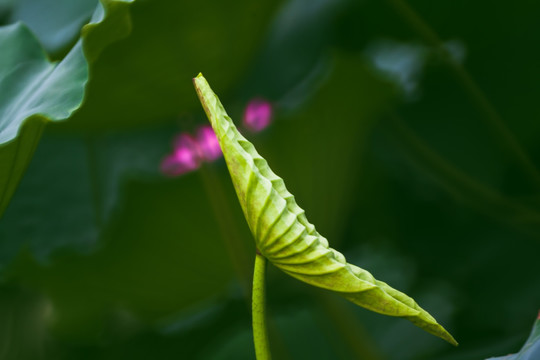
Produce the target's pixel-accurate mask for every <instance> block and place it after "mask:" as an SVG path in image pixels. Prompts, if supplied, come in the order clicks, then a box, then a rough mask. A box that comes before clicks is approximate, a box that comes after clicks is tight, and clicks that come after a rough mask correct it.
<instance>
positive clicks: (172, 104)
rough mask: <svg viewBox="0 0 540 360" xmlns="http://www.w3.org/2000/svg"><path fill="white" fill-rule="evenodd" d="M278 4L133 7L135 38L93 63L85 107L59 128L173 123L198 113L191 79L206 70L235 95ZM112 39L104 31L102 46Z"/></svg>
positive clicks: (184, 3)
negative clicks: (232, 90)
mask: <svg viewBox="0 0 540 360" xmlns="http://www.w3.org/2000/svg"><path fill="white" fill-rule="evenodd" d="M278 5H279V2H275V1H269V0H266V1H257V2H253V1H246V0H243V1H235V2H230V3H225V2H222V1H209V2H202V3H201V2H190V1H176V0H166V1H138V2H135V3H134V4H133V6H131V8H130V12H129V15H130V19H131V21H132V24H133V31H132V32H131V34H130V36H129V37H127V38H126V39H124V40H123V41H121V42H118V43H116V44H115V46H113V47H110V48H109V49H107V51H105V52H103V53H102V54H101V56H100V59H99V60H98V61H97V62H96V63H95V64H92V65H91V67H90V73H91V81H90V83H89V87H88V97H87V99H86V102H85V104H84V106H83V107H82V108H81V110H80V111H78V112H77V114H75V116H74V117H73V121H70V122H69V123H64V124H62V125H59V127H61V128H63V129H64V130H77V131H87V130H96V131H109V130H112V129H125V128H130V127H137V126H141V125H156V124H158V123H164V122H171V120H174V119H176V118H177V117H178V115H180V114H185V113H186V112H188V111H189V110H190V109H193V108H196V106H197V102H196V96H194V94H193V90H192V87H191V78H192V77H193V74H194V73H197V72H199V71H201V70H202V69H205V72H206V73H208V74H209V75H212V76H213V77H215V78H216V87H217V88H218V89H220V91H228V90H230V89H232V88H233V87H234V86H235V85H236V84H238V82H239V80H241V79H242V76H244V73H245V69H246V68H248V67H249V65H250V61H251V60H252V59H253V57H254V56H255V51H256V50H258V49H259V47H260V46H261V39H262V35H264V31H265V30H266V25H267V24H268V22H269V21H270V19H271V18H272V16H273V13H274V9H275V8H276V7H277V6H278ZM111 34H113V32H112V31H106V30H104V31H103V33H102V34H101V35H102V36H100V38H99V40H100V41H104V39H106V37H107V36H110V35H111ZM231 54H233V55H232V56H231ZM89 57H90V60H92V56H91V55H90V56H89Z"/></svg>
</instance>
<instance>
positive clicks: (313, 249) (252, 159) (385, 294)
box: [194, 74, 457, 345]
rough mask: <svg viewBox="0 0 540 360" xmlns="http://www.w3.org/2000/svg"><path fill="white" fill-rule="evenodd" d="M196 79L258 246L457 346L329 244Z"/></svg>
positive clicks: (409, 302) (303, 273)
mask: <svg viewBox="0 0 540 360" xmlns="http://www.w3.org/2000/svg"><path fill="white" fill-rule="evenodd" d="M194 83H195V88H196V90H197V94H198V95H199V98H200V100H201V103H202V104H203V107H204V109H205V112H206V114H207V116H208V118H209V119H210V122H211V124H212V127H213V128H214V131H215V132H216V135H217V137H218V139H219V143H220V145H221V148H222V150H223V154H224V157H225V160H226V162H227V166H228V168H229V172H230V174H231V178H232V181H233V184H234V187H235V189H236V193H237V195H238V199H239V201H240V205H241V207H242V210H243V212H244V215H245V217H246V219H247V223H248V225H249V227H250V229H251V232H252V234H253V236H254V238H255V243H256V246H257V248H258V249H259V251H260V252H261V253H262V254H263V255H264V256H265V257H266V258H267V259H268V260H269V261H271V262H272V263H273V264H274V265H275V266H277V267H278V268H280V269H281V270H283V271H284V272H286V273H287V274H289V275H291V276H293V277H295V278H297V279H299V280H302V281H304V282H306V283H309V284H311V285H314V286H318V287H321V288H324V289H328V290H331V291H334V292H337V293H338V294H340V295H341V296H343V297H345V298H346V299H348V300H350V301H352V302H353V303H355V304H357V305H360V306H362V307H365V308H367V309H369V310H372V311H375V312H378V313H381V314H385V315H390V316H398V317H403V318H406V319H408V320H410V321H411V322H413V323H414V324H415V325H417V326H419V327H420V328H422V329H424V330H426V331H427V332H429V333H431V334H434V335H436V336H439V337H441V338H443V339H444V340H446V341H448V342H450V343H451V344H454V345H457V342H456V341H455V340H454V338H453V337H452V336H451V335H450V334H449V333H448V332H447V331H446V330H445V329H444V328H443V327H442V326H441V325H439V324H438V323H437V322H436V321H435V319H434V318H433V317H432V316H431V315H429V314H428V313H427V312H426V311H425V310H423V309H422V308H421V307H420V306H418V304H416V302H415V301H414V300H413V299H411V298H410V297H408V296H407V295H405V294H403V293H401V292H399V291H397V290H395V289H393V288H391V287H390V286H388V285H387V284H386V283H384V282H382V281H378V280H376V279H375V278H374V277H373V276H372V275H371V274H370V273H369V272H368V271H366V270H363V269H361V268H359V267H357V266H355V265H352V264H349V263H347V261H346V259H345V257H344V256H343V254H341V253H340V252H338V251H336V250H334V249H332V248H330V247H329V245H328V241H327V240H326V239H325V238H324V237H323V236H322V235H320V234H319V233H318V232H317V230H315V227H314V226H313V225H312V224H311V223H309V221H308V220H307V218H306V216H305V213H304V210H302V209H301V208H300V207H299V206H298V205H297V204H296V201H295V199H294V196H293V195H292V194H291V193H290V192H289V191H287V189H286V187H285V184H284V182H283V179H281V178H280V177H279V176H277V175H276V174H275V173H274V172H273V171H272V170H271V169H270V167H269V166H268V163H267V162H266V160H265V159H263V158H262V157H261V156H260V155H259V154H258V153H257V151H256V150H255V148H254V146H253V144H251V143H250V142H249V141H248V140H246V138H244V137H243V136H242V135H241V134H240V133H239V131H238V130H237V129H236V126H235V125H234V123H233V121H232V120H231V118H230V117H229V116H228V115H227V113H226V111H225V109H224V108H223V105H222V104H221V102H220V101H219V99H218V97H217V96H216V95H215V94H214V92H213V91H212V89H211V88H210V86H209V85H208V83H207V81H206V79H205V78H204V77H203V76H202V74H199V75H198V76H197V77H196V78H195V79H194Z"/></svg>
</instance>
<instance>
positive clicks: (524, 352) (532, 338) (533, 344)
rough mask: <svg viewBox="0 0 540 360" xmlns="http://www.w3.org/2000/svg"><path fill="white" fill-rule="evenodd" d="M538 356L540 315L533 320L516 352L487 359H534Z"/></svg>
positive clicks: (539, 347)
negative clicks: (526, 336)
mask: <svg viewBox="0 0 540 360" xmlns="http://www.w3.org/2000/svg"><path fill="white" fill-rule="evenodd" d="M539 358H540V316H539V317H538V319H537V320H536V321H535V322H534V325H533V328H532V331H531V334H530V335H529V338H528V339H527V341H526V342H525V344H524V345H523V347H522V348H521V350H520V351H519V352H518V353H517V354H513V355H506V356H501V357H494V358H489V359H488V360H535V359H539Z"/></svg>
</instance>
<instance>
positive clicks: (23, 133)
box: [0, 24, 88, 216]
mask: <svg viewBox="0 0 540 360" xmlns="http://www.w3.org/2000/svg"><path fill="white" fill-rule="evenodd" d="M0 47H1V48H2V49H3V50H2V51H3V53H2V57H1V58H0V78H1V79H2V82H1V83H0V173H1V174H2V175H1V177H0V216H1V215H2V213H3V211H4V209H5V208H6V206H7V204H8V202H9V200H10V198H11V195H12V193H13V192H14V190H15V188H16V186H17V184H18V182H19V180H20V178H21V176H22V174H23V172H24V170H25V169H26V166H27V164H28V162H29V161H30V158H31V157H32V155H33V153H34V150H35V148H36V146H37V143H38V141H39V138H40V136H41V132H42V130H43V125H44V123H45V122H47V121H58V120H64V119H66V118H67V117H69V116H70V115H71V113H72V112H73V111H74V110H75V109H77V108H78V107H79V105H80V103H81V101H82V98H83V92H84V85H85V83H86V80H87V75H88V70H87V67H86V63H85V61H84V57H83V54H82V48H81V44H80V43H79V44H77V45H76V46H75V48H74V49H73V50H72V51H71V53H70V54H69V55H68V56H67V57H66V58H65V59H64V60H63V61H62V62H60V63H58V64H52V63H50V62H49V61H48V60H47V57H46V55H45V53H44V52H43V50H42V49H41V47H40V45H39V43H38V42H37V40H36V39H35V38H34V37H33V35H32V34H31V33H30V31H29V30H28V29H27V28H26V27H25V26H23V25H21V24H15V25H10V26H7V27H4V28H2V29H1V30H0ZM17 135H18V137H17Z"/></svg>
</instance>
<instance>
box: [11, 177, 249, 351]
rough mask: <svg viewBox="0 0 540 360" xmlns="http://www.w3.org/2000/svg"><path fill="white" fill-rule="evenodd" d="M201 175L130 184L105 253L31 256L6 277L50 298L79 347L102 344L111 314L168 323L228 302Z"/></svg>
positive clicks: (58, 322)
mask: <svg viewBox="0 0 540 360" xmlns="http://www.w3.org/2000/svg"><path fill="white" fill-rule="evenodd" d="M198 175H199V174H191V175H188V176H185V177H182V178H181V179H176V180H172V181H171V180H166V181H164V180H160V181H149V182H146V181H130V182H128V184H127V186H126V188H125V189H124V195H125V198H126V201H125V202H124V203H123V207H122V209H121V211H119V212H118V214H117V216H115V217H114V220H113V221H112V222H111V224H110V225H109V226H108V227H107V231H106V234H105V235H104V236H103V237H102V241H101V243H100V244H101V246H100V248H99V249H97V250H95V251H93V252H91V253H83V254H81V253H75V252H73V251H64V252H63V253H60V254H58V253H57V254H55V255H54V256H51V257H49V259H48V261H47V263H45V264H43V263H40V262H37V261H36V260H35V259H34V256H33V254H32V255H29V254H28V253H27V252H26V253H25V254H22V255H21V256H20V257H19V258H18V260H17V261H15V262H14V263H13V264H12V265H11V266H10V267H9V269H8V270H7V271H5V272H4V273H5V274H6V278H8V279H10V280H11V281H16V282H18V283H20V284H24V286H26V287H31V288H33V289H38V290H39V291H40V292H42V293H44V294H46V295H47V297H48V298H50V301H51V304H52V306H53V308H54V309H55V310H54V312H55V322H54V325H55V326H54V328H55V330H56V332H57V334H59V335H61V337H62V338H66V339H71V340H73V339H76V341H77V342H79V341H83V342H90V343H93V342H95V341H96V340H97V339H98V337H99V334H100V333H101V332H102V331H103V329H104V327H106V324H107V321H108V319H109V318H110V315H111V313H116V312H120V313H127V316H128V317H129V318H132V319H133V320H134V321H135V322H139V321H140V322H141V323H142V324H160V323H165V324H166V323H167V322H169V321H170V320H173V319H174V317H175V316H176V315H177V314H179V313H180V311H181V310H182V309H185V308H186V307H191V306H195V305H197V304H200V303H201V302H205V301H206V302H208V301H209V299H211V298H216V297H218V296H220V294H222V293H223V292H224V290H226V289H227V288H229V286H230V283H231V278H232V269H231V266H230V262H229V260H228V258H227V256H226V250H225V247H224V244H223V242H222V241H221V234H220V231H219V228H218V226H216V225H215V220H213V219H212V218H211V217H210V218H209V217H208V214H211V213H212V210H211V204H210V203H209V202H208V201H207V197H206V195H205V190H204V186H203V182H201V181H200V178H199V176H198ZM223 175H225V174H223ZM220 181H223V180H220ZM231 190H232V189H231ZM180 204H184V205H180ZM149 209H151V210H149ZM237 211H238V212H239V210H237ZM237 218H239V219H240V220H241V218H240V217H237ZM64 226H69V224H66V225H64ZM245 233H247V230H246V231H245V232H244V233H242V232H241V233H239V236H240V237H241V238H245V237H247V234H245ZM205 299H206V300H205ZM71 340H70V341H71Z"/></svg>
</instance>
